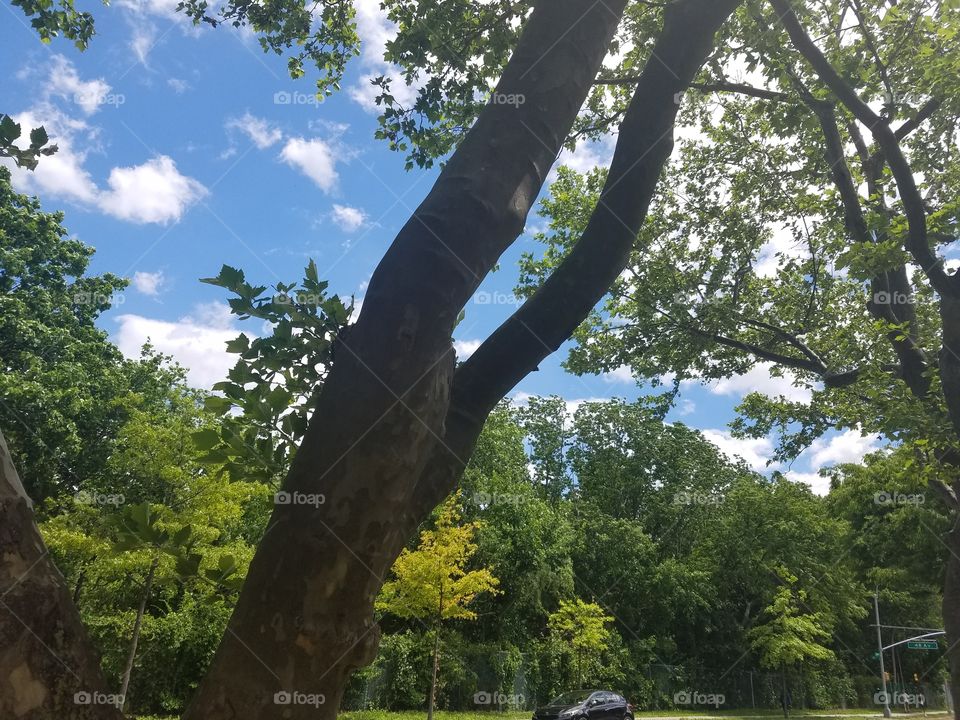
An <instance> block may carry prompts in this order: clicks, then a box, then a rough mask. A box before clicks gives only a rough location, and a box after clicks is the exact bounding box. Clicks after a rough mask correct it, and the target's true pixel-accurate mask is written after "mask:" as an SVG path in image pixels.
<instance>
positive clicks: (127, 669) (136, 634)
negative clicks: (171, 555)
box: [120, 558, 160, 707]
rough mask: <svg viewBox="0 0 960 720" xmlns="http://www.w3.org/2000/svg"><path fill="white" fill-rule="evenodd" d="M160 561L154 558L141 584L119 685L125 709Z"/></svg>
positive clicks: (122, 704)
mask: <svg viewBox="0 0 960 720" xmlns="http://www.w3.org/2000/svg"><path fill="white" fill-rule="evenodd" d="M159 562H160V559H159V558H154V559H153V562H151V563H150V570H149V571H148V572H147V579H146V580H145V581H144V583H143V593H142V594H141V595H140V605H139V607H137V617H136V620H134V621H133V633H132V634H131V635H132V636H131V638H130V650H129V651H128V652H127V663H126V665H125V666H124V668H123V681H122V683H121V685H120V705H121V707H126V704H127V692H128V691H129V690H130V676H131V675H133V664H134V662H135V661H136V659H137V645H139V644H140V628H141V627H143V615H144V613H145V612H146V610H147V602H149V600H150V592H151V590H153V576H154V575H155V574H156V572H157V565H158V564H159Z"/></svg>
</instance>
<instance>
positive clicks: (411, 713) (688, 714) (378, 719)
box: [137, 708, 947, 720]
mask: <svg viewBox="0 0 960 720" xmlns="http://www.w3.org/2000/svg"><path fill="white" fill-rule="evenodd" d="M530 715H531V712H530V711H529V710H524V711H522V712H515V711H509V712H495V711H490V710H488V711H485V712H447V711H445V710H438V711H437V712H436V713H434V720H530ZM636 715H637V718H645V719H647V720H650V719H652V718H658V719H659V720H668V719H672V718H725V719H726V720H744V719H749V718H778V717H783V713H782V712H780V711H779V710H743V709H741V710H720V711H716V712H702V713H701V712H693V711H689V710H660V711H657V710H645V711H642V712H638V713H637V714H636ZM339 717H340V718H342V720H426V717H427V713H426V712H425V711H421V710H407V711H403V712H388V711H386V710H354V711H351V712H344V713H340V715H339ZM790 717H791V718H836V717H863V718H882V717H883V713H882V712H881V711H880V710H874V709H872V708H859V709H858V708H853V709H847V710H840V709H836V710H796V711H793V712H791V713H790ZM894 717H895V718H904V719H906V718H923V717H940V718H946V717H947V712H946V711H945V710H931V711H929V712H927V713H926V714H924V713H902V712H894ZM137 720H177V718H176V717H173V716H171V717H157V716H140V717H139V718H137Z"/></svg>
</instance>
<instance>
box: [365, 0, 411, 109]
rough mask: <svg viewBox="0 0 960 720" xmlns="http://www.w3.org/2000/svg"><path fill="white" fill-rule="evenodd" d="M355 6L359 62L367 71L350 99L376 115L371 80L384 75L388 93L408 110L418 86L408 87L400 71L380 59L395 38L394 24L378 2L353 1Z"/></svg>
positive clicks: (374, 89) (373, 0)
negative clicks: (359, 42)
mask: <svg viewBox="0 0 960 720" xmlns="http://www.w3.org/2000/svg"><path fill="white" fill-rule="evenodd" d="M354 6H355V7H356V11H357V15H356V19H357V32H358V33H359V35H360V41H361V44H362V51H361V57H360V63H361V66H362V67H363V68H364V69H365V70H366V72H365V73H364V74H363V75H362V76H361V77H360V79H359V80H358V81H357V83H356V84H355V85H354V86H353V87H352V88H350V97H351V98H353V100H354V101H355V102H356V103H358V104H359V105H360V106H361V107H363V109H364V110H366V111H368V112H371V113H379V112H380V111H381V108H379V107H378V106H377V103H376V98H377V95H379V94H380V88H379V87H377V86H375V85H373V84H372V82H371V81H372V80H373V79H374V78H376V77H378V76H380V75H384V76H386V77H388V78H390V80H391V81H392V82H391V84H390V93H391V94H392V95H393V96H394V97H395V98H396V99H397V101H398V102H399V103H400V104H401V105H403V106H405V107H410V106H411V105H413V102H414V101H415V100H416V97H417V86H416V85H413V86H408V85H407V83H406V80H404V78H403V76H402V75H401V73H400V71H399V69H398V68H397V67H395V66H393V65H390V64H389V63H386V62H384V60H383V53H384V50H385V49H386V45H387V42H389V41H390V40H392V39H393V38H394V37H396V34H397V27H396V25H394V24H393V23H392V22H391V21H390V18H388V17H387V15H386V13H385V12H384V11H383V9H382V8H381V7H380V0H355V2H354Z"/></svg>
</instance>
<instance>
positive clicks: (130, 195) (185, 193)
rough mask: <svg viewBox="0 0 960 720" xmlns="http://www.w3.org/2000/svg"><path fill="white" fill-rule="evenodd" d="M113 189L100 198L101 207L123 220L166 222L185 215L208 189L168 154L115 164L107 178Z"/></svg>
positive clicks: (205, 194)
mask: <svg viewBox="0 0 960 720" xmlns="http://www.w3.org/2000/svg"><path fill="white" fill-rule="evenodd" d="M107 184H108V185H109V186H110V189H109V190H107V191H104V192H103V193H102V194H101V196H100V199H99V203H98V204H99V206H100V208H101V209H102V210H103V211H104V212H106V213H108V214H110V215H113V216H114V217H117V218H120V219H121V220H129V221H130V222H135V223H167V222H170V221H171V220H173V221H177V220H179V219H180V218H181V217H183V214H184V212H186V210H187V208H189V207H190V206H191V205H193V204H194V203H195V202H197V201H198V200H201V199H202V198H204V197H206V196H207V194H208V191H207V189H206V188H205V187H204V186H203V185H202V184H200V183H199V182H198V181H196V180H194V179H193V178H190V177H187V176H185V175H181V174H180V171H179V170H177V166H176V163H174V161H173V160H172V159H171V158H169V157H167V156H166V155H158V156H157V157H155V158H152V159H151V160H148V161H147V162H145V163H143V164H141V165H135V166H133V167H116V168H113V170H111V171H110V177H109V178H108V179H107Z"/></svg>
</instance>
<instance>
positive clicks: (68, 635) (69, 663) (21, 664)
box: [0, 434, 120, 720]
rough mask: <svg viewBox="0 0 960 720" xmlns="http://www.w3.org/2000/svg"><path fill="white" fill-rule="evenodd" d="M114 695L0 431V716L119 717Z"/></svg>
mask: <svg viewBox="0 0 960 720" xmlns="http://www.w3.org/2000/svg"><path fill="white" fill-rule="evenodd" d="M111 697H112V696H110V695H108V693H107V689H106V684H105V683H104V680H103V677H102V674H101V672H100V659H99V658H98V657H97V655H96V653H95V652H94V651H93V648H92V645H91V644H90V640H89V638H88V636H87V633H86V630H85V629H84V627H83V623H82V622H81V621H80V615H79V613H78V612H77V610H76V606H75V605H74V604H73V602H72V599H71V597H70V591H69V589H68V588H67V585H66V582H65V581H64V579H63V576H62V575H61V574H60V572H59V571H58V570H57V568H56V567H55V566H54V564H53V562H52V560H51V559H50V556H49V555H48V554H47V549H46V547H45V546H44V544H43V539H42V538H41V537H40V532H39V531H38V530H37V525H36V522H35V521H34V516H33V510H32V509H31V504H30V500H29V499H28V498H27V495H26V493H25V492H24V490H23V485H22V484H21V482H20V479H19V477H18V476H17V472H16V469H15V467H14V464H13V461H12V459H11V458H10V454H9V451H8V449H7V445H6V442H5V440H4V439H3V436H2V434H0V718H3V719H4V720H8V718H9V719H10V720H53V719H54V718H56V720H61V719H63V720H116V719H118V718H119V717H120V713H119V711H118V710H117V708H116V707H115V706H114V705H110V704H108V702H109V701H110V700H111Z"/></svg>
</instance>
